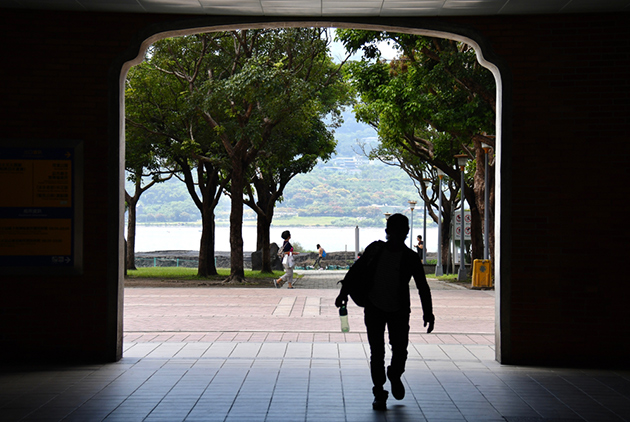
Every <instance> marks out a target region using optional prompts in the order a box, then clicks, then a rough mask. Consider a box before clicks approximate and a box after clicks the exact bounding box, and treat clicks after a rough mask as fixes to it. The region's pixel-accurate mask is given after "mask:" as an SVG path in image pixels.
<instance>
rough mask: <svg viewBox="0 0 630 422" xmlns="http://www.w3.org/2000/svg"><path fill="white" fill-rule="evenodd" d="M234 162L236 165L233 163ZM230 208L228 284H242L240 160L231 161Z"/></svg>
mask: <svg viewBox="0 0 630 422" xmlns="http://www.w3.org/2000/svg"><path fill="white" fill-rule="evenodd" d="M235 162H236V163H235ZM232 163H233V167H232V185H231V188H230V193H231V196H232V207H231V209H230V277H229V278H228V279H227V281H228V282H230V283H242V282H243V281H244V280H245V269H244V267H243V188H244V179H243V177H244V170H243V164H242V163H241V160H239V159H236V160H232Z"/></svg>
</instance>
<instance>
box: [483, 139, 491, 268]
mask: <svg viewBox="0 0 630 422" xmlns="http://www.w3.org/2000/svg"><path fill="white" fill-rule="evenodd" d="M481 148H483V152H484V153H485V154H486V173H485V175H484V191H485V192H484V195H485V198H484V209H483V245H484V249H483V259H490V242H489V239H490V187H489V186H488V179H489V177H488V153H489V152H490V148H491V147H490V145H488V144H486V143H485V142H482V143H481Z"/></svg>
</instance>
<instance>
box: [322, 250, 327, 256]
mask: <svg viewBox="0 0 630 422" xmlns="http://www.w3.org/2000/svg"><path fill="white" fill-rule="evenodd" d="M322 258H326V251H325V250H324V249H322Z"/></svg>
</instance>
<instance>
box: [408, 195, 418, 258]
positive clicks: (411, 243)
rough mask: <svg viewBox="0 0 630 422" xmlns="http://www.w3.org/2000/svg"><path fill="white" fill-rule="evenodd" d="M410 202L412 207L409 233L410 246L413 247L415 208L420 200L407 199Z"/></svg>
mask: <svg viewBox="0 0 630 422" xmlns="http://www.w3.org/2000/svg"><path fill="white" fill-rule="evenodd" d="M407 202H409V208H410V209H411V232H410V234H409V248H410V249H413V209H414V208H415V207H416V204H417V203H418V202H416V201H407Z"/></svg>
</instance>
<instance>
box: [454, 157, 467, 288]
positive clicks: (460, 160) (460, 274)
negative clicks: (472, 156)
mask: <svg viewBox="0 0 630 422" xmlns="http://www.w3.org/2000/svg"><path fill="white" fill-rule="evenodd" d="M455 158H457V165H458V166H459V172H460V174H461V179H460V180H461V182H460V191H461V197H462V203H461V210H460V216H461V230H460V234H459V270H458V271H457V281H466V263H465V261H464V231H465V230H464V229H465V228H466V225H465V224H464V223H465V221H464V200H465V199H466V195H465V194H464V169H465V168H466V163H467V162H468V156H467V155H466V154H460V155H456V156H455Z"/></svg>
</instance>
